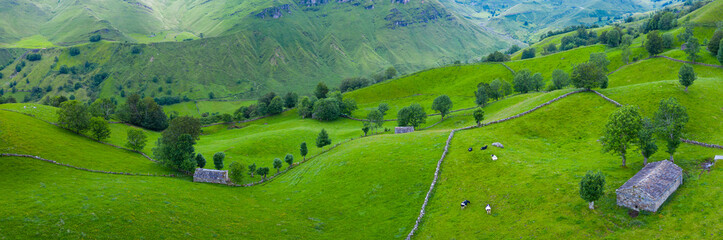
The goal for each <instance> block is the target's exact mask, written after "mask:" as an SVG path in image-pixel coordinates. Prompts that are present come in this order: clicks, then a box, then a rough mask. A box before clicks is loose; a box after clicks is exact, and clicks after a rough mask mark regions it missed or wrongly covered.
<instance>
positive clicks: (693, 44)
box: [685, 37, 700, 62]
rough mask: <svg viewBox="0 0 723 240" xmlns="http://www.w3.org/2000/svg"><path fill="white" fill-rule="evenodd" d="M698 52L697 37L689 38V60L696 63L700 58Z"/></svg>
mask: <svg viewBox="0 0 723 240" xmlns="http://www.w3.org/2000/svg"><path fill="white" fill-rule="evenodd" d="M698 52H700V43H699V42H698V39H697V38H695V37H690V38H688V42H686V43H685V53H686V54H687V55H688V60H690V61H692V62H695V60H697V59H698V58H699V57H700V56H698Z"/></svg>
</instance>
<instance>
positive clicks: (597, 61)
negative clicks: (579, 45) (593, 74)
mask: <svg viewBox="0 0 723 240" xmlns="http://www.w3.org/2000/svg"><path fill="white" fill-rule="evenodd" d="M590 63H592V64H594V65H595V66H597V67H600V68H601V69H602V70H603V72H607V71H608V65H610V60H608V55H607V54H605V53H604V52H601V53H591V54H590Z"/></svg>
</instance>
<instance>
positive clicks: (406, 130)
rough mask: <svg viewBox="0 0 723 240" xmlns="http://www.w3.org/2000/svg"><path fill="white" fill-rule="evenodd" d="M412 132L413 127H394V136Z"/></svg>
mask: <svg viewBox="0 0 723 240" xmlns="http://www.w3.org/2000/svg"><path fill="white" fill-rule="evenodd" d="M410 132H414V127H395V128H394V134H400V133H410Z"/></svg>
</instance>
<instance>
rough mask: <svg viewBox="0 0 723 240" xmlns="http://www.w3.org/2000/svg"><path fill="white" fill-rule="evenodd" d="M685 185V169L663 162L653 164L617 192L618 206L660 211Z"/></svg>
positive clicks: (644, 168)
mask: <svg viewBox="0 0 723 240" xmlns="http://www.w3.org/2000/svg"><path fill="white" fill-rule="evenodd" d="M682 183H683V169H682V168H680V167H678V165H675V164H674V163H672V162H670V161H668V160H663V161H660V162H652V163H649V164H648V165H646V166H645V167H643V169H641V170H640V172H638V173H636V174H635V176H633V177H632V178H630V179H629V180H628V181H627V182H625V184H623V186H622V187H620V188H618V189H617V190H615V193H616V194H617V202H618V206H622V207H627V208H630V209H633V210H635V211H641V210H645V211H650V212H655V211H658V208H660V206H661V205H663V203H664V202H665V200H667V199H668V197H670V195H671V194H673V192H675V190H677V189H678V186H680V185H681V184H682Z"/></svg>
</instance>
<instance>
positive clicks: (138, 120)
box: [117, 94, 200, 131]
mask: <svg viewBox="0 0 723 240" xmlns="http://www.w3.org/2000/svg"><path fill="white" fill-rule="evenodd" d="M117 117H118V119H120V120H121V121H124V122H127V123H130V124H133V125H136V126H141V127H144V128H148V129H151V130H155V131H160V130H164V129H166V128H167V127H168V117H167V116H166V114H165V113H164V112H163V108H162V107H161V106H160V105H158V104H157V103H156V102H155V101H154V100H153V98H150V97H146V98H144V99H141V96H140V95H138V94H132V95H131V96H129V97H128V99H127V100H126V103H125V104H124V105H122V106H121V107H120V108H119V109H118V113H117ZM199 125H200V123H199Z"/></svg>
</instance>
